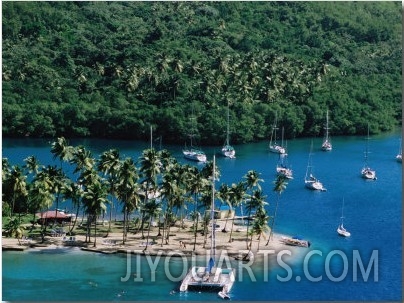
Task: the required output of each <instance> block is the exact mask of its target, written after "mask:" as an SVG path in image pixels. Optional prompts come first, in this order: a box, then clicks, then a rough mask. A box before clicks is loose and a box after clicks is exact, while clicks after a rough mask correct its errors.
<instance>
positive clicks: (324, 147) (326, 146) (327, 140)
mask: <svg viewBox="0 0 404 303" xmlns="http://www.w3.org/2000/svg"><path fill="white" fill-rule="evenodd" d="M324 129H325V137H324V140H323V144H322V145H321V149H322V150H324V151H331V150H332V144H331V139H330V134H329V129H330V128H329V127H328V110H327V119H326V125H325V127H324Z"/></svg>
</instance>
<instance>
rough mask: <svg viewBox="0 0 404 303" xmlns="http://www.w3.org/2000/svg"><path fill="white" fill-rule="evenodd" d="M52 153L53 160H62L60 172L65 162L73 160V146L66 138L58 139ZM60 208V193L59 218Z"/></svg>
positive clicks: (53, 144)
mask: <svg viewBox="0 0 404 303" xmlns="http://www.w3.org/2000/svg"><path fill="white" fill-rule="evenodd" d="M51 146H52V147H51V153H52V154H53V159H56V158H59V160H60V170H62V163H63V161H70V160H72V159H73V152H74V148H73V146H69V145H68V144H67V141H66V139H65V138H64V137H60V138H57V140H56V141H55V142H53V143H52V145H51ZM58 208H59V191H58V192H57V194H56V212H55V216H56V217H57V214H58Z"/></svg>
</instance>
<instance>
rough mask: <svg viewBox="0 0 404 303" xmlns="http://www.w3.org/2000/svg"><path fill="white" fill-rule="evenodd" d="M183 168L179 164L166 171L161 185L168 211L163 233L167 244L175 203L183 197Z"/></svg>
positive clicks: (165, 214)
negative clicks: (180, 178)
mask: <svg viewBox="0 0 404 303" xmlns="http://www.w3.org/2000/svg"><path fill="white" fill-rule="evenodd" d="M180 169H181V166H180V165H179V164H175V165H173V166H172V167H171V168H169V169H165V171H164V175H163V181H162V184H161V193H162V197H163V198H164V199H165V200H166V205H167V206H166V210H165V213H164V228H163V231H166V237H165V239H166V244H168V242H169V235H170V226H171V220H172V217H173V207H174V205H175V203H176V202H177V201H178V200H180V197H181V195H182V190H181V187H180V186H179V180H178V175H179V172H180ZM163 239H164V235H163V237H162V240H161V244H162V245H163Z"/></svg>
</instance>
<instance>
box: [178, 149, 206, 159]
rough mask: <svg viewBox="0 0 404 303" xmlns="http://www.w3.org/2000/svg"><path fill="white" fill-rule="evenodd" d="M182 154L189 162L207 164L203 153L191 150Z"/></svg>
mask: <svg viewBox="0 0 404 303" xmlns="http://www.w3.org/2000/svg"><path fill="white" fill-rule="evenodd" d="M182 153H183V154H184V157H185V158H186V159H188V160H192V161H198V162H206V155H205V154H204V153H203V152H201V151H197V150H193V149H191V150H183V151H182Z"/></svg>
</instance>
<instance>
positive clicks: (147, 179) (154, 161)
mask: <svg viewBox="0 0 404 303" xmlns="http://www.w3.org/2000/svg"><path fill="white" fill-rule="evenodd" d="M139 160H140V174H141V176H142V177H143V178H144V179H143V181H142V183H143V184H144V187H145V198H144V199H145V200H144V205H146V204H147V201H148V199H149V196H150V191H151V192H152V195H153V196H154V197H155V196H156V189H157V176H158V175H159V174H160V172H161V167H162V164H161V161H160V158H159V154H158V153H157V152H156V151H155V150H154V149H153V148H150V149H146V150H144V151H143V153H142V156H141V157H140V159H139ZM142 213H143V214H144V212H142ZM142 217H143V215H142ZM143 224H144V219H143V218H142V226H141V228H142V237H143V238H144V234H143Z"/></svg>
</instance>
